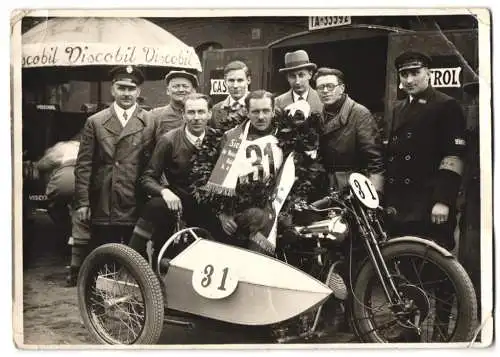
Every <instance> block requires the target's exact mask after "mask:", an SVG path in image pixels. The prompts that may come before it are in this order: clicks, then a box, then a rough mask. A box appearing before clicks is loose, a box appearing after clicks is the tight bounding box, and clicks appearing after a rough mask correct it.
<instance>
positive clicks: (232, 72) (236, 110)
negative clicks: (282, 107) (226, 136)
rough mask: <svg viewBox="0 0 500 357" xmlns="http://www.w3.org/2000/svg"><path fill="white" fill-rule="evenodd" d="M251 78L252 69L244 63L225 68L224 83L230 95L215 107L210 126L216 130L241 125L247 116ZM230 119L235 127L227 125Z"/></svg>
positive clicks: (237, 62)
mask: <svg viewBox="0 0 500 357" xmlns="http://www.w3.org/2000/svg"><path fill="white" fill-rule="evenodd" d="M251 77H252V76H251V73H250V68H248V66H247V65H246V64H245V63H244V62H241V61H232V62H229V63H228V64H227V65H226V67H224V82H225V83H226V87H227V90H228V92H229V95H228V96H227V97H226V99H224V100H221V101H220V102H218V103H216V104H215V105H214V106H213V108H212V118H211V119H210V122H209V123H208V125H209V126H211V127H212V128H214V129H222V128H224V129H230V128H229V127H235V126H237V125H238V124H240V122H241V121H242V120H243V118H245V116H246V109H247V108H246V104H245V98H246V97H247V95H248V86H249V85H250V82H251V80H252V78H251ZM228 118H229V119H230V120H231V121H232V122H234V125H233V123H227V124H225V122H226V121H227V119H228Z"/></svg>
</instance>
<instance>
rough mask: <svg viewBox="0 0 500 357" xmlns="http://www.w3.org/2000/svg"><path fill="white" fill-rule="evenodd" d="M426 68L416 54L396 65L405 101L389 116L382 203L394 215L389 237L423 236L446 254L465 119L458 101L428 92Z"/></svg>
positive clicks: (452, 243) (450, 246) (421, 55)
mask: <svg viewBox="0 0 500 357" xmlns="http://www.w3.org/2000/svg"><path fill="white" fill-rule="evenodd" d="M430 62H431V60H430V58H429V57H428V56H427V55H426V54H424V53H420V52H415V51H408V52H404V53H402V54H401V55H400V56H398V57H397V58H396V60H395V66H396V69H397V71H398V74H399V80H400V83H401V87H402V89H403V90H404V91H405V92H406V94H407V98H406V99H403V100H400V101H398V102H397V103H396V104H395V106H394V110H393V119H392V124H391V128H390V131H389V137H388V148H387V158H386V159H387V176H386V177H387V180H386V195H385V199H386V205H387V207H389V208H391V209H392V212H394V215H393V222H392V224H391V225H390V228H391V230H392V232H391V233H392V235H406V234H417V235H420V236H427V237H430V238H432V239H433V240H435V241H436V242H437V243H439V244H440V245H442V246H443V247H445V248H447V249H449V250H451V249H453V247H454V246H455V240H454V235H453V233H454V230H455V225H456V217H455V216H456V209H455V206H456V200H457V195H458V190H459V187H460V182H461V177H462V172H463V167H464V164H463V156H464V153H465V148H466V140H465V118H464V114H463V112H462V108H461V106H460V104H459V103H458V101H457V100H455V99H454V98H452V97H450V96H448V95H446V94H444V93H442V92H439V91H437V90H435V89H434V88H433V87H432V86H431V84H430V70H429V65H430Z"/></svg>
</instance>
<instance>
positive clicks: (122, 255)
mask: <svg viewBox="0 0 500 357" xmlns="http://www.w3.org/2000/svg"><path fill="white" fill-rule="evenodd" d="M77 289H78V290H77V292H78V306H79V309H80V314H81V316H82V319H83V323H84V324H85V326H86V328H87V330H88V331H89V333H90V335H91V337H92V339H93V340H94V341H95V342H97V343H102V344H113V345H114V344H155V343H156V342H157V341H158V339H159V337H160V334H161V332H162V329H163V317H164V304H163V294H162V289H161V286H160V282H159V280H158V278H157V277H156V275H155V273H154V272H153V270H152V269H151V267H150V266H149V264H148V262H147V261H146V259H144V258H143V257H142V256H141V255H140V254H139V253H137V252H136V251H135V250H133V249H132V248H130V247H128V246H126V245H123V244H116V243H112V244H105V245H102V246H100V247H98V248H96V249H95V250H94V251H92V252H91V253H90V254H89V256H88V257H87V258H86V259H85V261H84V263H83V265H82V267H81V269H80V273H79V275H78V283H77Z"/></svg>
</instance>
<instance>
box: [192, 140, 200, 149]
mask: <svg viewBox="0 0 500 357" xmlns="http://www.w3.org/2000/svg"><path fill="white" fill-rule="evenodd" d="M194 145H195V146H196V147H197V148H198V149H199V148H200V147H201V138H198V139H196V141H195V143H194Z"/></svg>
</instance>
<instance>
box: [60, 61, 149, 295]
mask: <svg viewBox="0 0 500 357" xmlns="http://www.w3.org/2000/svg"><path fill="white" fill-rule="evenodd" d="M111 80H112V84H111V94H112V96H113V98H114V102H113V103H112V104H111V105H110V106H109V107H108V108H105V109H103V110H102V111H100V112H98V113H96V114H94V115H92V116H90V117H89V118H88V119H87V121H86V122H85V125H84V127H83V130H82V134H81V140H80V147H79V150H78V155H77V159H76V165H75V197H74V209H75V213H74V214H73V217H72V218H73V232H72V242H73V246H72V258H71V266H70V274H69V276H68V285H70V286H71V285H75V284H76V277H77V275H78V270H79V268H80V265H81V263H82V261H83V259H84V258H85V255H86V254H87V253H88V251H89V250H88V248H89V243H90V238H92V246H94V245H98V244H101V243H106V242H109V241H110V240H112V241H119V240H120V239H122V240H123V239H128V237H129V236H130V234H131V232H132V229H133V228H134V224H135V222H136V220H137V213H138V211H139V210H140V206H141V205H142V204H143V203H144V201H145V198H146V197H145V195H143V194H142V193H141V192H140V191H138V190H137V187H136V182H137V180H138V179H139V177H140V175H141V174H142V171H143V170H144V169H145V167H146V164H147V163H148V161H149V159H150V157H151V154H152V152H153V149H154V146H155V132H156V124H155V122H154V121H153V120H152V119H151V118H150V117H149V116H148V115H147V112H146V111H145V110H144V109H142V108H140V107H139V105H138V104H137V97H138V96H139V95H140V92H141V88H140V85H141V84H142V83H143V82H144V75H143V74H142V72H141V70H140V69H139V68H136V67H134V66H119V67H115V68H114V69H113V70H112V71H111ZM87 224H88V225H87ZM85 227H89V229H85Z"/></svg>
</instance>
